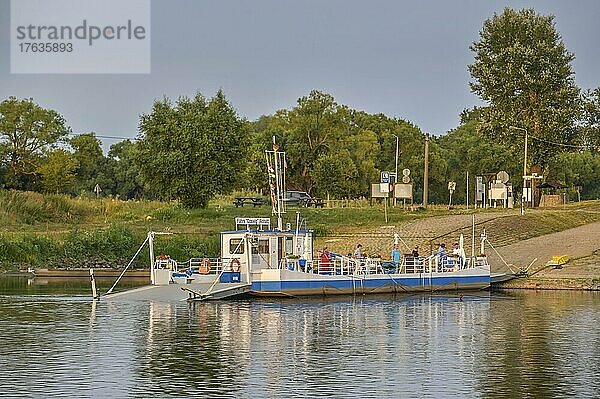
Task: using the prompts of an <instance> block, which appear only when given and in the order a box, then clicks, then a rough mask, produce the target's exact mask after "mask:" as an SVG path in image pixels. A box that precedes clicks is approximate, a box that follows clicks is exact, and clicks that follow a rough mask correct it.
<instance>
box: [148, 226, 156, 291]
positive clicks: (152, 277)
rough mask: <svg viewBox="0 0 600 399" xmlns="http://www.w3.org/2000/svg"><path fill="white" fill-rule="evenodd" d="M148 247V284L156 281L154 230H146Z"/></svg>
mask: <svg viewBox="0 0 600 399" xmlns="http://www.w3.org/2000/svg"><path fill="white" fill-rule="evenodd" d="M147 240H148V248H149V250H150V284H152V285H154V284H155V283H156V276H155V273H154V232H152V231H149V232H148V238H147Z"/></svg>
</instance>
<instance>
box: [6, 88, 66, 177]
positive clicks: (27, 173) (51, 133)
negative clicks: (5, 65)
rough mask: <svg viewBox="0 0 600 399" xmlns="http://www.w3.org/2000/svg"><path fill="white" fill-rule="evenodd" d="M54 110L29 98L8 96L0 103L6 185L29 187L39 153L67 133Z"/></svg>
mask: <svg viewBox="0 0 600 399" xmlns="http://www.w3.org/2000/svg"><path fill="white" fill-rule="evenodd" d="M69 131H70V130H69V128H68V127H67V126H66V124H65V120H64V118H63V117H62V116H60V115H59V114H58V113H57V112H56V111H54V110H50V109H44V108H42V107H40V106H39V105H37V104H36V103H34V102H33V100H32V99H27V100H18V99H16V98H15V97H10V98H8V99H7V100H4V101H2V103H0V159H1V161H2V162H3V163H4V164H6V166H7V169H8V170H7V177H6V180H7V185H8V186H9V187H11V188H16V189H30V188H31V187H32V185H33V184H34V181H35V176H36V174H37V171H38V167H39V165H40V161H41V157H42V155H43V154H44V153H45V152H46V151H49V150H50V149H51V148H52V147H53V145H54V144H56V143H57V142H58V140H59V139H61V138H63V137H65V136H66V135H67V134H68V133H69Z"/></svg>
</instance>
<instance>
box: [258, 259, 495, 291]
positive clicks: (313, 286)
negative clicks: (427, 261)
mask: <svg viewBox="0 0 600 399" xmlns="http://www.w3.org/2000/svg"><path fill="white" fill-rule="evenodd" d="M489 286H490V270H489V266H488V265H486V266H480V267H474V268H470V269H465V270H458V271H455V272H445V273H435V272H432V273H404V274H372V275H320V274H313V273H304V272H298V271H290V270H286V269H277V270H268V269H267V270H264V269H263V270H261V272H260V275H258V273H256V275H254V276H253V278H252V288H251V291H250V293H251V294H254V295H260V296H305V295H336V294H375V293H396V292H422V291H444V290H480V289H485V288H488V287H489Z"/></svg>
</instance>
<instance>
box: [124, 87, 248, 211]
mask: <svg viewBox="0 0 600 399" xmlns="http://www.w3.org/2000/svg"><path fill="white" fill-rule="evenodd" d="M139 128H140V136H139V142H138V144H137V146H136V164H137V166H138V167H139V169H140V173H141V177H142V180H143V181H144V183H145V184H146V185H148V186H149V187H150V188H152V189H153V190H155V191H156V192H157V193H159V194H160V195H162V196H163V197H164V198H168V199H179V200H180V201H181V202H182V204H183V205H184V206H186V207H190V208H196V207H206V206H207V205H208V201H209V200H210V199H211V198H212V197H213V196H214V195H215V194H217V193H225V192H229V191H231V190H232V188H233V186H234V183H235V181H236V179H237V178H238V176H239V175H240V173H241V172H242V170H243V165H244V162H245V156H246V148H247V146H248V145H249V143H248V132H247V128H246V125H245V124H244V122H243V121H242V120H241V119H240V118H238V116H237V115H236V113H235V111H234V109H233V108H232V106H231V105H230V104H229V102H228V101H227V100H226V99H225V95H224V94H223V92H222V91H220V90H219V91H218V92H217V93H216V94H215V96H214V97H213V98H212V99H211V100H210V101H208V102H207V101H206V99H205V98H204V97H202V95H200V94H197V95H196V96H195V97H194V98H193V99H189V98H186V97H181V98H180V99H179V100H177V103H176V105H175V106H173V105H171V102H170V101H169V100H168V99H164V100H162V101H156V102H155V103H154V106H153V108H152V112H151V113H150V114H147V115H142V116H141V118H140V127H139Z"/></svg>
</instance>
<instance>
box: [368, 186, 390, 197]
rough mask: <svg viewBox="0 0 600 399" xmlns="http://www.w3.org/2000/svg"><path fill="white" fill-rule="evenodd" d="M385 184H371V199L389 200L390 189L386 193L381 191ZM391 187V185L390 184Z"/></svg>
mask: <svg viewBox="0 0 600 399" xmlns="http://www.w3.org/2000/svg"><path fill="white" fill-rule="evenodd" d="M381 186H383V184H379V183H371V197H373V198H387V197H389V196H390V195H389V189H388V191H386V192H383V191H381ZM388 187H389V184H388Z"/></svg>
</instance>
